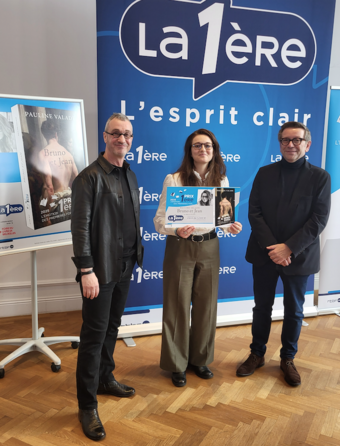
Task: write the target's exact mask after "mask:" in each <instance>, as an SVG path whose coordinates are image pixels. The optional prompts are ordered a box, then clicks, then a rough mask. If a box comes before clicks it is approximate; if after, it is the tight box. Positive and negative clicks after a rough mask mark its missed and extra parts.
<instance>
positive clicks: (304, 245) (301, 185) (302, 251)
mask: <svg viewBox="0 0 340 446" xmlns="http://www.w3.org/2000/svg"><path fill="white" fill-rule="evenodd" d="M281 169H282V161H280V162H278V163H275V164H270V165H268V166H265V167H262V168H261V169H260V170H259V171H258V173H257V175H256V177H255V180H254V183H253V187H252V191H251V194H250V198H249V222H250V225H251V229H252V232H251V234H250V238H249V242H248V248H247V253H246V260H247V261H248V262H250V263H252V264H253V265H255V266H262V265H264V264H265V263H266V262H268V261H270V257H269V256H268V250H267V249H266V247H267V246H270V245H275V244H277V243H285V244H286V245H287V246H288V247H289V248H290V250H291V251H292V256H291V257H292V263H291V264H290V265H289V266H286V267H283V271H284V272H285V273H286V274H289V275H309V274H315V273H317V272H318V271H319V269H320V241H319V235H320V234H321V232H322V230H323V229H324V227H325V226H326V223H327V220H328V217H329V211H330V201H331V190H330V187H331V181H330V176H329V174H328V173H327V172H326V171H325V170H323V169H321V168H319V167H316V166H313V165H311V164H310V163H308V162H307V161H306V162H305V163H304V165H303V166H302V167H301V173H300V175H299V179H298V182H297V185H296V188H295V191H294V193H293V197H292V200H291V202H290V204H289V207H288V210H287V215H286V216H285V224H284V229H283V231H282V224H281V225H280V226H281V237H279V234H278V221H277V220H278V219H277V208H278V204H279V201H280V191H281V188H282V186H281V184H282V183H281Z"/></svg>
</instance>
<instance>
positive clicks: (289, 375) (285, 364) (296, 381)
mask: <svg viewBox="0 0 340 446" xmlns="http://www.w3.org/2000/svg"><path fill="white" fill-rule="evenodd" d="M280 369H281V370H282V371H283V373H284V377H285V381H286V382H287V383H288V384H289V385H290V386H293V387H296V386H299V385H300V384H301V377H300V375H299V372H298V371H297V370H296V367H295V365H294V361H293V360H292V359H290V358H281V363H280Z"/></svg>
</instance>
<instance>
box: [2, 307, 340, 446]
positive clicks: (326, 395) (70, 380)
mask: <svg viewBox="0 0 340 446" xmlns="http://www.w3.org/2000/svg"><path fill="white" fill-rule="evenodd" d="M39 320H40V326H44V327H45V333H46V336H57V335H72V336H77V335H78V333H79V329H80V325H81V315H80V312H72V313H59V314H45V315H40V316H39ZM306 321H307V322H308V323H309V326H308V327H303V328H302V333H301V337H300V342H299V353H298V355H297V358H296V360H295V363H296V365H297V367H298V370H299V372H300V374H301V377H302V385H301V386H299V387H297V388H292V387H290V386H288V385H287V384H286V383H285V381H284V379H283V374H282V372H281V371H280V368H279V349H280V333H281V326H282V323H281V322H274V323H273V324H272V332H271V337H270V342H269V344H268V351H267V354H266V364H265V366H264V367H262V368H260V369H258V370H257V371H256V372H255V374H254V375H252V376H250V377H248V378H238V377H236V375H235V370H236V368H237V366H238V365H239V364H240V363H241V362H242V361H243V359H245V358H246V357H247V356H248V352H249V347H248V346H249V343H250V340H251V332H250V325H244V326H235V327H224V328H218V329H217V333H216V350H215V361H214V362H213V364H211V369H212V370H213V372H214V374H215V377H214V379H211V380H202V379H200V378H198V377H197V376H196V375H195V374H194V373H193V372H192V371H188V372H187V381H188V382H187V386H186V387H183V388H176V387H174V386H173V385H172V383H171V379H170V375H169V374H167V373H166V372H163V371H161V370H160V368H159V365H158V363H159V352H160V344H161V338H160V336H159V335H157V336H150V337H140V338H135V342H136V344H137V346H136V347H134V348H128V347H126V346H125V344H124V343H123V341H122V340H119V341H118V343H117V348H116V354H115V360H116V363H117V368H116V375H115V376H116V378H117V379H118V380H119V381H122V382H124V383H126V384H128V385H132V386H134V387H135V388H136V395H135V396H134V397H133V398H131V399H124V398H123V399H118V398H115V397H108V396H99V397H98V400H99V414H100V417H101V420H102V422H103V424H104V426H105V430H106V434H107V436H106V439H105V440H104V441H102V442H101V444H103V445H110V446H116V445H117V446H121V445H132V446H136V445H138V446H139V445H140V446H161V445H164V446H170V445H176V446H178V445H181V446H184V445H188V446H195V445H197V446H198V445H200V446H210V445H212V446H220V445H221V446H222V445H228V446H251V445H252V446H262V445H268V446H275V445H278V446H283V445H292V446H298V445H313V446H316V445H320V446H321V445H322V446H324V445H340V379H339V376H340V356H339V350H340V318H339V317H337V316H336V315H330V316H320V317H316V318H309V319H307V320H306ZM30 336H31V319H30V317H26V316H25V317H16V318H4V319H0V339H6V338H13V337H30ZM52 349H53V350H54V351H55V352H56V354H57V355H58V356H59V357H60V358H61V361H62V365H61V370H60V371H59V372H58V373H53V372H52V371H51V368H50V361H49V359H48V358H47V357H45V356H44V355H42V354H40V353H39V352H31V353H28V354H26V355H24V356H22V357H20V358H17V359H16V360H14V361H13V362H11V363H10V364H8V365H7V366H6V368H5V377H4V378H3V379H1V380H0V445H4V446H28V445H31V446H69V445H87V444H93V442H92V441H91V440H89V439H87V438H86V437H85V436H84V435H83V433H82V430H81V426H80V423H79V421H78V418H77V400H76V393H75V369H76V359H77V350H73V349H72V348H71V347H70V344H66V343H63V344H56V345H53V346H52ZM13 350H14V347H11V346H0V358H1V359H2V358H4V357H5V356H7V354H8V353H10V352H11V351H13Z"/></svg>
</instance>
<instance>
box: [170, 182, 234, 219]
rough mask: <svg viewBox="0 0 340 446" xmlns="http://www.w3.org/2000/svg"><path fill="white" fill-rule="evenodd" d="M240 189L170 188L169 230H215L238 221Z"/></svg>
mask: <svg viewBox="0 0 340 446" xmlns="http://www.w3.org/2000/svg"><path fill="white" fill-rule="evenodd" d="M239 197H240V192H239V188H235V187H234V188H233V187H228V188H223V187H205V188H203V187H168V188H167V195H166V212H165V227H167V228H171V227H174V228H179V227H183V226H186V225H192V226H196V227H205V228H214V227H215V226H223V225H230V224H231V223H233V222H234V221H235V218H236V219H237V211H238V209H237V205H238V203H239Z"/></svg>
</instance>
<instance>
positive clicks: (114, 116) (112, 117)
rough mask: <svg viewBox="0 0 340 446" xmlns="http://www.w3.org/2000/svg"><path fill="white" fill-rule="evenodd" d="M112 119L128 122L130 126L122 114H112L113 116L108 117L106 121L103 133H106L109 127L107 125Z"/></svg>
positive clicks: (127, 119)
mask: <svg viewBox="0 0 340 446" xmlns="http://www.w3.org/2000/svg"><path fill="white" fill-rule="evenodd" d="M112 119H118V120H119V121H129V123H130V124H131V126H132V123H131V121H130V119H129V118H128V117H127V116H126V115H124V114H123V113H113V115H111V116H110V117H109V119H108V120H107V121H106V124H105V130H104V132H106V131H107V129H108V127H109V124H110V122H111V121H112Z"/></svg>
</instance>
